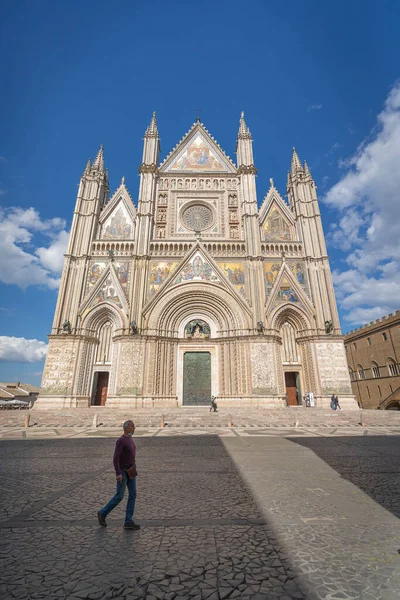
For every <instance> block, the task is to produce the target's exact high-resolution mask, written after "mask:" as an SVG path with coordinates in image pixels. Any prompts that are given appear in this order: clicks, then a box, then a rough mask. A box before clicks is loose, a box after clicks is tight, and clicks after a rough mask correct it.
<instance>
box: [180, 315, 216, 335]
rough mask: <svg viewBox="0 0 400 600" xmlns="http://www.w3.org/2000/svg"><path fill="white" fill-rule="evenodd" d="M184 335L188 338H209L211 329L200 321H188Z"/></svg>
mask: <svg viewBox="0 0 400 600" xmlns="http://www.w3.org/2000/svg"><path fill="white" fill-rule="evenodd" d="M185 333H186V335H187V336H188V337H203V336H204V337H209V336H210V335H211V329H210V326H209V324H208V323H206V322H205V321H202V320H201V319H194V320H193V321H190V323H188V324H187V325H186V327H185Z"/></svg>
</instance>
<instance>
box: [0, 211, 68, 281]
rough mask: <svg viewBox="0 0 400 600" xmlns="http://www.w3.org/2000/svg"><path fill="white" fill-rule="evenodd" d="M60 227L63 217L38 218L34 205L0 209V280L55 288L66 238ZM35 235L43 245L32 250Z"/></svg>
mask: <svg viewBox="0 0 400 600" xmlns="http://www.w3.org/2000/svg"><path fill="white" fill-rule="evenodd" d="M64 228H65V221H64V220H63V219H60V218H58V217H56V218H54V219H41V218H40V215H39V213H38V212H37V211H36V210H35V209H34V208H28V209H23V208H19V207H11V208H8V209H0V281H2V282H3V283H6V284H15V285H17V286H19V287H20V288H22V289H25V288H27V287H28V286H30V285H42V286H46V287H48V288H50V289H56V288H58V286H59V278H58V277H57V275H59V273H60V272H61V270H62V265H63V253H64V252H65V251H66V247H67V241H68V233H67V232H66V231H65V229H64ZM37 236H41V237H42V238H43V241H44V242H46V244H45V245H43V244H42V245H41V246H40V247H39V248H36V249H35V246H37V245H38V243H37V242H36V239H37Z"/></svg>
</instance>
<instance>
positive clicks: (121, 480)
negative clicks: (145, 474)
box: [97, 421, 140, 530]
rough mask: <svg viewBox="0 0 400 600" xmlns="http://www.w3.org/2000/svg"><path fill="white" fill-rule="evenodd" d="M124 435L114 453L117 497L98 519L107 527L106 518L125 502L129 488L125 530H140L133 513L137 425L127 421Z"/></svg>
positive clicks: (124, 425) (117, 442)
mask: <svg viewBox="0 0 400 600" xmlns="http://www.w3.org/2000/svg"><path fill="white" fill-rule="evenodd" d="M123 429H124V433H123V434H122V435H121V437H120V438H119V439H118V440H117V441H116V444H115V451H114V461H113V462H114V469H115V474H116V479H117V490H116V493H115V495H114V496H113V497H112V498H111V500H110V501H109V502H108V504H106V506H105V507H104V508H102V509H101V510H99V511H98V513H97V518H98V520H99V524H100V525H101V526H102V527H106V526H107V523H106V516H107V515H108V514H109V513H110V512H111V511H112V510H114V508H115V507H116V506H118V504H119V503H120V502H121V501H122V500H123V498H124V495H125V490H126V488H128V493H129V495H128V501H127V503H126V511H125V523H124V528H125V529H134V530H136V529H140V525H137V524H136V523H135V522H134V521H133V513H134V511H135V503H136V475H137V472H136V444H135V442H134V441H133V439H132V436H133V434H134V432H135V423H134V422H133V421H125V423H124V424H123Z"/></svg>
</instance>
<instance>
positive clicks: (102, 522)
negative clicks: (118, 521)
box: [97, 511, 107, 527]
mask: <svg viewBox="0 0 400 600" xmlns="http://www.w3.org/2000/svg"><path fill="white" fill-rule="evenodd" d="M97 518H98V520H99V525H101V526H102V527H107V523H106V518H105V516H104V515H103V513H102V512H100V511H99V512H98V513H97Z"/></svg>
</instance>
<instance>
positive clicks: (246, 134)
mask: <svg viewBox="0 0 400 600" xmlns="http://www.w3.org/2000/svg"><path fill="white" fill-rule="evenodd" d="M239 123H240V124H239V134H238V138H249V139H251V133H250V129H249V128H248V127H247V125H246V121H245V120H244V112H243V111H242V112H241V115H240V121H239Z"/></svg>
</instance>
